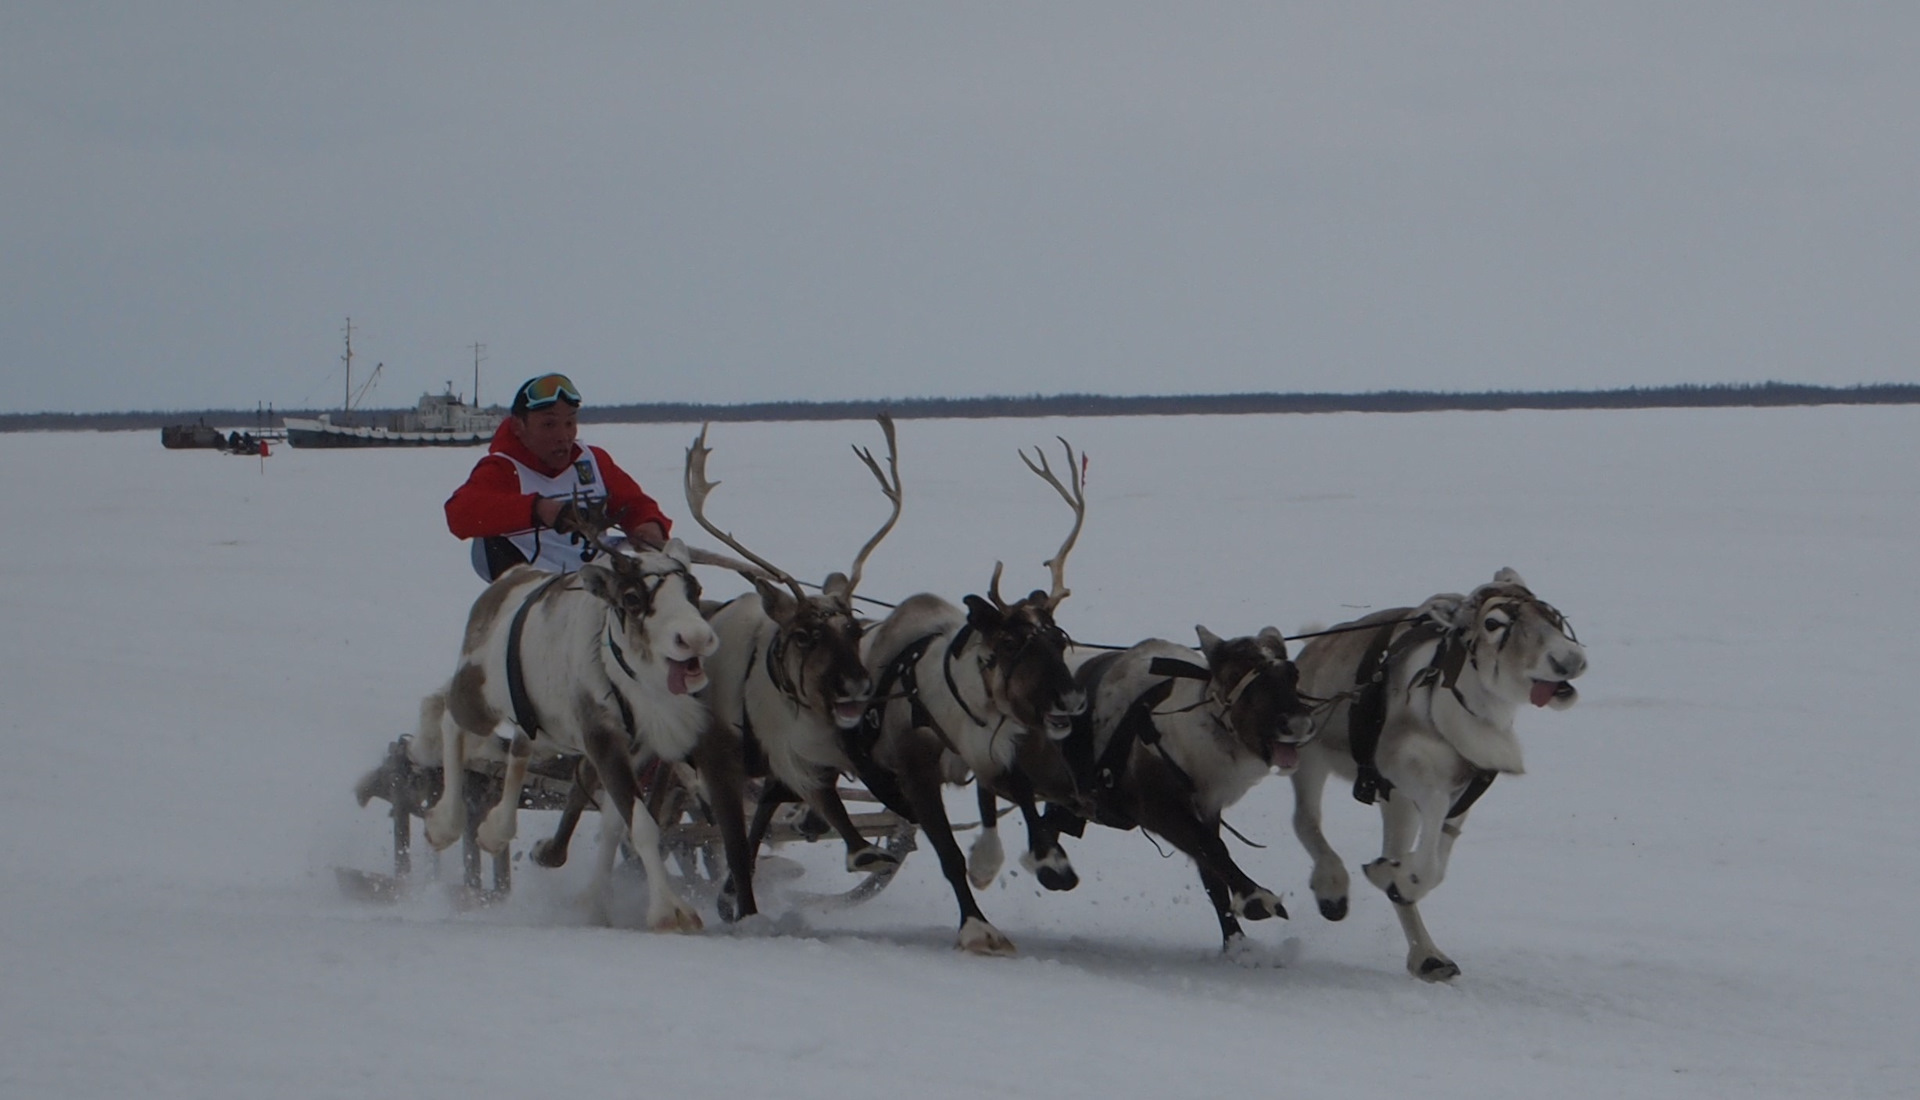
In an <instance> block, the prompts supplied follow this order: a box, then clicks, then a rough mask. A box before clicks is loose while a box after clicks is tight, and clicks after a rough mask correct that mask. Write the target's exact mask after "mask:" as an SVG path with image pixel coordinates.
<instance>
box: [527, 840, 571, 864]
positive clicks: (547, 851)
mask: <svg viewBox="0 0 1920 1100" xmlns="http://www.w3.org/2000/svg"><path fill="white" fill-rule="evenodd" d="M528 854H529V855H530V856H531V857H532V858H533V861H534V862H535V863H538V864H539V865H540V866H542V867H565V866H566V865H567V846H566V845H564V844H555V843H554V842H553V838H551V837H548V838H547V839H545V840H536V841H534V842H533V851H532V852H530V853H528Z"/></svg>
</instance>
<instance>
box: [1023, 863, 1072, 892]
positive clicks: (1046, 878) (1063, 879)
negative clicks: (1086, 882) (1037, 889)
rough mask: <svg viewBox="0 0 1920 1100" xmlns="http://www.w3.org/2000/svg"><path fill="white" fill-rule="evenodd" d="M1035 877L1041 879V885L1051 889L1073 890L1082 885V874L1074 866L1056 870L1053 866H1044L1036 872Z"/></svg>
mask: <svg viewBox="0 0 1920 1100" xmlns="http://www.w3.org/2000/svg"><path fill="white" fill-rule="evenodd" d="M1034 877H1035V878H1038V879H1039V880H1040V885H1042V886H1044V887H1046V888H1047V889H1049V890H1071V889H1073V888H1074V887H1076V886H1078V885H1080V875H1079V873H1078V872H1076V871H1075V870H1074V869H1073V868H1072V867H1067V868H1065V869H1063V870H1055V869H1054V868H1052V867H1047V866H1042V867H1041V868H1040V869H1039V870H1038V871H1035V872H1034Z"/></svg>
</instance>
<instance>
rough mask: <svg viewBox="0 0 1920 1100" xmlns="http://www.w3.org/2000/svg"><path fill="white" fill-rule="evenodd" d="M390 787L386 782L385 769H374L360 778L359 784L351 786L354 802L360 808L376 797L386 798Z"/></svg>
mask: <svg viewBox="0 0 1920 1100" xmlns="http://www.w3.org/2000/svg"><path fill="white" fill-rule="evenodd" d="M390 786H391V784H389V783H388V782H387V769H385V768H375V769H373V770H372V771H370V772H368V773H367V774H365V775H363V776H361V777H360V782H358V783H355V784H354V785H353V797H354V801H356V802H358V803H360V805H361V806H362V807H365V806H366V804H367V803H369V802H372V801H373V800H374V799H375V798H376V797H380V798H384V797H386V794H387V791H388V789H389V787H390Z"/></svg>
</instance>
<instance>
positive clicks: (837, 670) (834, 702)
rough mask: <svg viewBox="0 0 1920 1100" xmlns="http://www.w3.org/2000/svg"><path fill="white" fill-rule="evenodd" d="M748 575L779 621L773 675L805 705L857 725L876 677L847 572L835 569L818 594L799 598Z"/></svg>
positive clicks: (770, 658)
mask: <svg viewBox="0 0 1920 1100" xmlns="http://www.w3.org/2000/svg"><path fill="white" fill-rule="evenodd" d="M748 579H749V580H751V581H752V582H753V586H754V588H756V589H757V590H759V593H760V606H761V607H762V609H763V610H765V611H766V613H767V617H768V618H769V619H772V620H773V622H774V625H775V627H776V630H775V633H774V641H773V649H772V652H770V653H769V654H768V656H767V661H768V667H769V668H770V669H772V670H773V674H774V677H775V678H776V679H777V680H779V681H782V682H784V685H785V686H786V690H788V691H789V692H790V693H791V694H792V695H793V697H794V699H795V700H797V701H798V702H799V703H800V705H801V706H804V707H807V708H809V709H811V710H813V711H814V712H815V713H818V714H830V715H832V717H833V722H834V724H835V725H836V726H839V727H840V728H841V729H853V728H855V727H856V726H858V725H859V724H860V720H861V718H862V716H864V715H865V714H866V710H867V703H868V701H869V700H871V699H872V698H873V678H872V677H871V676H870V675H868V673H867V666H866V664H865V663H864V662H863V661H861V659H860V637H861V632H862V627H861V624H860V620H859V619H858V618H856V617H854V614H853V602H852V596H853V588H852V586H851V585H850V584H849V583H848V581H847V578H846V576H845V575H844V574H841V573H834V574H832V575H830V576H828V577H827V582H826V584H824V585H822V586H821V592H820V594H819V595H818V596H809V597H807V598H805V599H798V600H796V599H794V598H793V597H792V596H791V595H789V594H788V593H787V592H786V591H784V590H783V589H782V588H781V587H780V586H779V585H776V584H774V583H773V582H772V581H770V580H767V579H766V578H764V577H749V578H748Z"/></svg>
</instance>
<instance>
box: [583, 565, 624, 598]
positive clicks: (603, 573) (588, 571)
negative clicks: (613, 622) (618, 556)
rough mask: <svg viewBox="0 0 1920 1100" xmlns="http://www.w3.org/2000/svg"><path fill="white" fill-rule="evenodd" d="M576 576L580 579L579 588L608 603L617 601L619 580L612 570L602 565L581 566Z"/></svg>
mask: <svg viewBox="0 0 1920 1100" xmlns="http://www.w3.org/2000/svg"><path fill="white" fill-rule="evenodd" d="M577 576H578V577H579V578H580V587H582V588H584V589H586V590H587V591H588V592H591V593H593V594H594V595H595V596H597V597H599V598H600V599H602V600H605V601H606V602H608V603H615V602H617V601H618V600H619V596H618V590H619V587H620V578H619V577H617V576H615V575H614V571H613V570H611V569H608V568H607V567H606V566H604V565H583V566H581V567H580V572H579V573H578V574H577Z"/></svg>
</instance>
